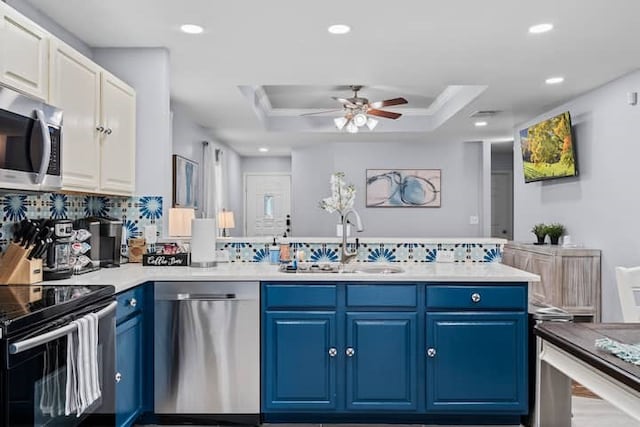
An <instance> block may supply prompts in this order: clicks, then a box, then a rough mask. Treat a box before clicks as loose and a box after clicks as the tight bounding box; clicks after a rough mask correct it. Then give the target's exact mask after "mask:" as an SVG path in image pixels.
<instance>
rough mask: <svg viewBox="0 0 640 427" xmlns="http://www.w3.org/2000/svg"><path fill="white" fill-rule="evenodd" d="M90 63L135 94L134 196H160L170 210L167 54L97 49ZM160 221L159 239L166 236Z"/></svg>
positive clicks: (158, 50) (149, 50)
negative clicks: (130, 87) (117, 78)
mask: <svg viewBox="0 0 640 427" xmlns="http://www.w3.org/2000/svg"><path fill="white" fill-rule="evenodd" d="M93 54H94V55H93V59H94V61H96V62H97V63H98V64H100V65H102V66H103V67H104V68H106V69H107V70H109V71H110V72H111V73H113V74H114V75H116V76H117V77H119V78H120V79H122V80H123V81H124V82H126V83H127V84H129V85H130V86H132V87H133V88H134V89H135V90H136V97H137V99H136V101H137V106H136V114H137V116H136V119H137V123H136V194H139V195H159V196H163V211H164V212H168V209H169V207H171V186H172V178H171V176H172V170H171V154H172V146H171V114H170V107H169V102H170V90H171V87H170V82H171V80H170V69H169V51H168V50H167V49H164V48H98V49H94V50H93ZM167 223H168V221H163V235H164V236H166V235H167Z"/></svg>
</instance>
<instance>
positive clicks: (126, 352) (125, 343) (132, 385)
mask: <svg viewBox="0 0 640 427" xmlns="http://www.w3.org/2000/svg"><path fill="white" fill-rule="evenodd" d="M142 340H143V330H142V316H141V315H137V316H134V317H132V318H130V319H129V320H126V321H125V322H123V323H121V324H119V325H118V326H117V327H116V348H117V356H116V425H117V426H119V427H122V426H126V427H128V426H131V425H133V423H134V422H135V421H136V419H137V418H138V416H139V415H140V412H141V410H142V388H143V383H142V363H143V361H142V351H141V350H142Z"/></svg>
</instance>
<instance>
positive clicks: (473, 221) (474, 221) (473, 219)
mask: <svg viewBox="0 0 640 427" xmlns="http://www.w3.org/2000/svg"><path fill="white" fill-rule="evenodd" d="M479 222H480V220H479V218H478V217H477V216H476V215H471V216H470V217H469V224H471V225H477V224H478V223H479Z"/></svg>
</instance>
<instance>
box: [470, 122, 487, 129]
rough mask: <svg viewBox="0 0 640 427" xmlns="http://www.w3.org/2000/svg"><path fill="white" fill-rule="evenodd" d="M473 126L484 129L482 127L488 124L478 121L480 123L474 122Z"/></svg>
mask: <svg viewBox="0 0 640 427" xmlns="http://www.w3.org/2000/svg"><path fill="white" fill-rule="evenodd" d="M474 124H475V125H476V127H479V128H481V127H484V126H486V125H488V124H489V123H487V122H485V121H480V122H475V123H474Z"/></svg>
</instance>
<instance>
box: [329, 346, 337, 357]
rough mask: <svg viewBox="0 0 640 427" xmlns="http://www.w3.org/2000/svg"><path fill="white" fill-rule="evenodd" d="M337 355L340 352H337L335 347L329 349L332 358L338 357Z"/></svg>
mask: <svg viewBox="0 0 640 427" xmlns="http://www.w3.org/2000/svg"><path fill="white" fill-rule="evenodd" d="M337 354H338V350H336V349H335V347H331V348H330V349H329V356H331V357H336V356H337Z"/></svg>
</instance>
